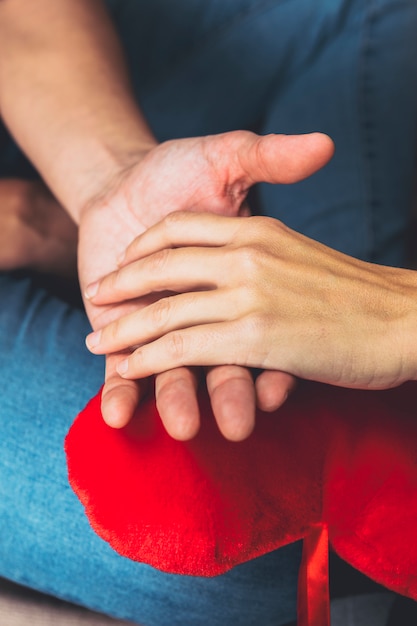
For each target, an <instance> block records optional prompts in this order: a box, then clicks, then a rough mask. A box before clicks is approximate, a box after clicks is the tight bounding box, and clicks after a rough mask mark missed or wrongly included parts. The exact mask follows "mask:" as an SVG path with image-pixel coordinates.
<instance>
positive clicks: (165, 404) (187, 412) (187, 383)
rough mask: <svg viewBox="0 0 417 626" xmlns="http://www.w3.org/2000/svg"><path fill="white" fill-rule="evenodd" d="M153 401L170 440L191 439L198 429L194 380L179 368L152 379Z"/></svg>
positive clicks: (198, 414) (187, 372)
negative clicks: (153, 385)
mask: <svg viewBox="0 0 417 626" xmlns="http://www.w3.org/2000/svg"><path fill="white" fill-rule="evenodd" d="M155 398H156V406H157V408H158V411H159V414H160V416H161V420H162V422H163V424H164V426H165V428H166V430H167V432H168V434H169V435H171V437H173V438H174V439H178V440H180V441H186V440H188V439H192V438H193V437H194V436H195V435H196V434H197V431H198V429H199V426H200V413H199V407H198V401H197V378H196V375H195V373H194V372H192V371H191V370H190V369H188V368H185V367H181V368H177V369H174V370H170V371H168V372H163V373H161V374H159V375H158V376H156V377H155Z"/></svg>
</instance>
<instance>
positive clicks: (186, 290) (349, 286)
mask: <svg viewBox="0 0 417 626" xmlns="http://www.w3.org/2000/svg"><path fill="white" fill-rule="evenodd" d="M415 283H416V277H415V272H412V271H407V270H401V269H395V268H388V267H381V266H376V265H372V264H369V263H364V262H362V261H358V260H356V259H353V258H351V257H348V256H346V255H343V254H341V253H338V252H336V251H334V250H332V249H330V248H327V247H326V246H323V245H321V244H319V243H317V242H314V241H312V240H310V239H308V238H306V237H304V236H302V235H300V234H298V233H296V232H294V231H292V230H290V229H289V228H287V227H285V226H284V225H283V224H282V223H280V222H277V221H276V220H272V219H269V218H257V217H252V218H242V219H239V220H236V219H230V218H225V217H220V216H215V215H209V214H205V215H192V214H184V213H178V214H173V215H172V216H169V217H168V218H166V219H165V220H163V221H162V222H161V223H160V224H158V225H157V226H155V227H153V228H151V229H149V230H148V231H147V232H146V233H145V234H144V235H142V237H139V238H138V239H136V241H135V242H133V243H132V245H131V246H130V247H129V248H128V250H127V253H126V257H125V260H124V267H121V269H119V270H118V271H116V272H114V273H112V274H110V275H109V276H107V277H106V278H104V279H103V280H102V281H100V282H99V283H98V284H95V285H94V286H92V287H90V294H91V297H92V301H93V302H94V303H96V304H99V305H103V304H106V303H109V302H115V301H120V300H124V301H126V300H129V298H133V297H134V298H137V297H138V296H144V295H146V294H148V293H151V292H152V293H155V292H156V293H158V292H159V293H160V292H165V291H169V292H171V293H173V294H174V295H171V296H167V297H163V298H161V299H160V300H159V301H157V302H155V303H153V304H152V305H150V306H148V307H146V308H145V309H143V310H141V311H138V312H134V313H132V314H131V315H128V316H126V317H124V318H122V319H119V320H118V321H117V322H115V323H113V324H110V325H108V326H106V327H104V328H103V329H102V330H101V331H99V332H97V333H94V334H93V335H90V336H89V337H88V338H87V345H88V346H89V348H90V349H91V350H92V351H93V352H95V353H98V354H102V353H109V352H113V351H117V350H123V349H126V348H129V347H131V346H138V347H136V349H134V350H133V352H132V353H131V354H130V356H128V358H126V359H125V360H124V361H123V362H122V363H120V364H119V366H118V371H119V373H120V375H121V376H122V377H123V378H125V379H131V378H140V377H144V376H149V375H150V374H152V373H158V372H161V371H165V370H168V369H171V368H175V367H179V366H184V365H188V366H190V365H192V366H194V365H209V366H214V365H218V364H224V363H227V364H230V365H234V364H238V365H242V366H246V367H258V368H264V369H269V370H274V369H275V370H281V371H284V372H288V373H290V374H293V375H295V376H298V377H302V378H307V379H313V380H318V381H321V382H326V383H331V384H335V385H340V386H346V387H357V388H374V389H377V388H385V387H391V386H395V385H398V384H400V383H401V382H404V381H405V380H408V379H411V378H415V376H416V358H415V356H413V354H414V353H415V349H414V351H413V349H412V345H414V344H415V339H414V341H413V342H412V343H411V347H410V341H409V340H410V335H409V334H408V333H407V332H406V331H407V329H409V328H412V329H413V328H414V327H415V321H414V319H413V318H414V316H415V313H414V312H415V310H416V299H417V298H416V296H415V293H416V289H415ZM93 294H94V295H93ZM413 332H414V331H413Z"/></svg>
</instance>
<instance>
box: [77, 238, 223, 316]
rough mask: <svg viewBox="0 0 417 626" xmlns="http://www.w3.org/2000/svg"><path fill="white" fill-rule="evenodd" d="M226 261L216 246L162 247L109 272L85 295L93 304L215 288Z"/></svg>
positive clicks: (88, 289)
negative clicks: (165, 292)
mask: <svg viewBox="0 0 417 626" xmlns="http://www.w3.org/2000/svg"><path fill="white" fill-rule="evenodd" d="M224 264H225V259H224V254H220V253H219V251H218V249H217V248H212V249H211V248H194V247H192V248H181V249H176V250H171V249H165V250H160V251H158V252H155V253H154V254H151V255H150V256H148V257H146V258H144V259H140V260H138V261H135V262H134V263H131V264H130V265H127V266H125V267H123V268H121V269H119V270H116V271H115V272H112V273H111V274H108V275H107V276H105V277H104V278H102V279H101V280H100V281H98V282H97V283H95V284H94V286H91V285H90V286H89V287H88V288H87V291H86V294H87V295H88V298H89V299H90V300H91V302H92V303H93V304H95V305H103V304H110V303H115V302H123V301H126V300H130V299H132V298H138V297H141V296H144V295H146V294H149V293H152V292H161V291H187V290H189V289H191V288H197V287H198V288H200V289H201V288H206V289H212V288H213V287H216V286H217V284H218V283H219V282H220V281H221V278H222V276H224ZM232 269H233V268H232Z"/></svg>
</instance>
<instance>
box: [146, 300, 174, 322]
mask: <svg viewBox="0 0 417 626" xmlns="http://www.w3.org/2000/svg"><path fill="white" fill-rule="evenodd" d="M171 311H172V301H171V299H170V298H162V299H161V300H158V302H155V303H154V304H153V305H152V306H151V307H150V308H149V313H150V317H151V319H150V322H151V324H152V327H153V328H155V329H162V328H163V327H164V326H165V325H166V323H167V321H168V320H169V317H170V314H171Z"/></svg>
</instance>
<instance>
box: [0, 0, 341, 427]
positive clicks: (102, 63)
mask: <svg viewBox="0 0 417 626" xmlns="http://www.w3.org/2000/svg"><path fill="white" fill-rule="evenodd" d="M0 112H1V116H2V118H3V120H4V121H5V123H6V125H7V126H8V128H9V130H10V132H11V133H12V135H13V136H14V137H15V139H16V141H17V142H18V143H19V144H20V146H21V147H22V148H23V150H24V151H25V152H26V154H27V155H28V156H29V158H30V159H31V161H32V162H33V163H34V164H35V166H36V167H37V169H38V171H39V172H40V174H41V176H42V178H43V180H44V181H45V183H46V185H47V187H48V188H49V189H50V190H51V193H52V194H53V196H54V197H55V198H56V202H57V206H62V207H64V209H65V210H66V211H67V212H68V214H69V215H70V216H71V218H72V220H73V221H74V223H75V224H77V226H78V234H79V238H78V241H79V243H78V274H79V281H80V285H81V289H82V290H84V289H85V287H86V285H87V284H89V283H91V282H93V281H95V280H97V279H99V278H100V277H102V276H104V275H105V274H107V273H108V272H111V271H112V270H115V269H116V268H117V259H118V258H119V256H120V254H122V253H123V251H124V250H125V248H126V246H128V245H129V244H130V243H131V242H132V240H133V239H134V238H135V237H137V236H138V235H140V234H141V233H143V232H144V231H145V230H146V229H147V228H149V226H151V225H153V224H154V223H156V222H157V221H159V220H160V219H162V218H163V217H164V216H165V215H167V214H168V213H170V212H172V211H178V210H188V211H213V212H215V213H221V214H225V215H228V216H238V215H240V214H242V213H243V214H245V213H247V207H246V206H245V197H246V194H247V191H248V189H249V187H250V186H251V185H252V184H254V183H255V182H257V181H269V182H274V183H286V182H295V181H297V180H300V179H302V178H304V177H305V176H308V175H310V174H311V173H313V172H314V171H316V170H317V169H319V168H320V167H322V166H323V165H324V164H325V163H326V162H327V161H328V159H329V158H331V155H332V152H333V146H332V143H331V141H330V140H329V139H328V138H327V137H325V136H323V135H318V134H314V135H310V136H305V137H299V138H293V137H280V136H269V137H265V138H259V137H258V136H256V135H253V134H252V133H247V132H243V131H242V132H237V133H226V134H224V135H219V136H216V137H204V138H195V139H184V140H179V141H173V142H166V143H164V144H160V145H158V143H157V141H156V140H155V138H154V136H153V134H152V132H151V130H150V129H149V128H148V126H147V124H146V120H144V118H143V116H142V114H141V111H140V110H139V109H138V107H137V104H136V102H135V100H134V98H133V95H132V91H131V87H130V84H129V78H128V76H127V71H126V67H125V63H124V59H123V53H122V50H121V48H120V44H119V42H118V40H117V37H116V35H115V33H114V30H113V27H112V24H111V23H110V20H109V19H108V16H107V13H106V10H105V8H104V6H103V5H102V3H101V2H100V1H99V0H89V2H85V0H60V1H59V2H56V0H37V2H36V3H28V2H27V1H26V0H2V1H1V2H0ZM142 306H143V302H142V301H141V302H140V303H139V302H136V303H134V302H130V303H129V304H127V305H126V304H124V305H121V304H117V305H114V304H110V305H109V306H108V307H98V306H96V304H95V303H94V302H92V301H86V302H85V307H86V312H87V315H88V317H89V319H90V322H91V324H92V327H93V329H96V328H99V327H101V326H103V325H104V324H106V323H108V322H110V321H112V320H114V319H116V318H118V317H119V316H121V315H123V314H124V313H126V312H128V311H132V310H134V309H137V310H139V309H140V308H141V307H142ZM123 359H124V355H123V353H122V354H115V353H113V354H111V355H109V356H108V357H107V358H106V379H105V386H104V391H103V401H102V412H103V417H104V419H105V420H106V422H107V423H108V424H110V425H111V426H114V427H121V426H123V425H125V424H126V423H127V422H128V421H129V420H130V419H131V417H132V415H133V413H134V411H135V409H136V407H137V405H138V402H139V401H140V398H141V396H142V395H143V393H145V392H146V389H147V384H146V381H143V380H141V381H134V380H132V379H129V380H128V379H126V378H124V377H121V376H120V374H119V373H118V372H117V369H116V368H117V364H118V363H120V361H122V360H123ZM262 380H263V384H259V385H258V402H259V404H260V405H261V406H262V407H264V408H275V407H276V406H279V404H280V403H281V402H282V401H283V399H284V398H285V396H286V394H287V392H288V390H289V388H290V387H291V386H292V384H293V381H292V378H291V377H290V376H288V375H287V374H282V373H277V372H265V374H264V376H263V379H262ZM196 385H197V380H196V376H195V374H194V372H193V371H192V370H190V369H187V368H174V369H173V370H168V371H164V372H161V373H160V374H159V375H158V376H157V377H156V380H155V391H156V397H157V404H158V409H159V411H160V413H161V415H162V416H163V419H164V420H165V423H167V424H169V425H170V426H169V429H170V432H171V433H172V434H173V435H174V436H176V437H178V438H188V437H190V436H192V434H194V433H195V431H196V428H197V427H198V406H197V401H196ZM207 385H208V388H209V390H210V393H211V400H212V405H213V410H214V412H215V414H216V417H217V418H218V419H219V420H220V421H221V422H222V423H223V424H224V429H225V432H226V433H227V434H228V436H230V438H234V439H239V438H242V437H245V436H246V435H247V434H248V427H247V424H249V425H250V424H251V423H252V424H253V419H254V410H255V401H256V395H255V389H254V385H253V381H252V377H251V375H250V372H249V371H248V370H246V369H243V368H241V367H238V366H234V365H233V366H229V367H224V366H222V367H219V368H217V367H216V368H213V369H210V371H209V372H208V373H207ZM236 411H238V412H241V413H242V414H244V415H245V418H244V420H243V421H239V422H238V423H236V421H235V420H234V419H233V416H234V415H235V413H236ZM178 415H182V416H183V419H182V420H181V421H179V420H178V419H177V416H178ZM249 429H250V426H249Z"/></svg>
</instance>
